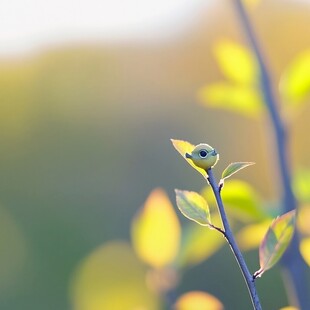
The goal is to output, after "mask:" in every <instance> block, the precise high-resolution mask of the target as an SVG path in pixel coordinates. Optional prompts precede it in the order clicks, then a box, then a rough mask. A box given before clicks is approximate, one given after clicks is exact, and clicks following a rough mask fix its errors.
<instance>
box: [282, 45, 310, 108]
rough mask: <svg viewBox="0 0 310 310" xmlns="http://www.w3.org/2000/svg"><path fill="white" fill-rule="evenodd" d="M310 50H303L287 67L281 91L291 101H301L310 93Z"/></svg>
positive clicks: (285, 98)
mask: <svg viewBox="0 0 310 310" xmlns="http://www.w3.org/2000/svg"><path fill="white" fill-rule="evenodd" d="M309 72H310V50H306V51H303V52H302V53H301V54H299V55H298V56H297V57H296V58H295V59H294V60H293V61H292V63H291V64H290V65H289V66H288V67H287V68H286V69H285V71H284V73H283V75H282V77H281V82H280V92H281V93H282V95H283V97H284V100H285V101H287V102H289V103H294V104H296V103H300V102H302V101H303V100H304V99H305V98H306V97H307V95H309V94H310V75H309Z"/></svg>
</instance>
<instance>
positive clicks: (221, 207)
mask: <svg viewBox="0 0 310 310" xmlns="http://www.w3.org/2000/svg"><path fill="white" fill-rule="evenodd" d="M207 173H208V176H209V183H210V185H211V187H212V190H213V193H214V196H215V199H216V202H217V205H218V209H219V212H220V216H221V219H222V223H223V227H224V236H225V238H226V240H227V241H228V243H229V245H230V247H231V250H232V252H233V253H234V256H235V258H236V260H237V262H238V265H239V267H240V269H241V272H242V275H243V277H244V280H245V282H246V284H247V287H248V290H249V293H250V297H251V301H252V304H253V308H254V309H255V310H261V309H262V307H261V304H260V302H259V298H258V294H257V291H256V287H255V283H254V278H253V276H252V275H251V273H250V272H249V269H248V267H247V265H246V263H245V260H244V258H243V256H242V254H241V252H240V250H239V247H238V245H237V243H236V241H235V238H234V236H233V234H232V231H231V229H230V225H229V223H228V219H227V216H226V212H225V209H224V205H223V201H222V198H221V195H220V187H219V186H218V185H217V182H216V180H215V177H214V175H213V171H212V169H211V168H210V169H208V171H207Z"/></svg>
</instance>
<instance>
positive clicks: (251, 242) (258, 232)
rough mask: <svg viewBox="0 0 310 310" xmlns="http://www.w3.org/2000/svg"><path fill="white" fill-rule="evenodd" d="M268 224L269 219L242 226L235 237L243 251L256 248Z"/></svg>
mask: <svg viewBox="0 0 310 310" xmlns="http://www.w3.org/2000/svg"><path fill="white" fill-rule="evenodd" d="M269 226H270V221H264V222H261V223H258V224H252V225H248V226H246V227H244V228H242V229H241V230H240V231H239V232H238V234H237V237H236V238H237V241H238V244H239V246H240V248H241V249H242V250H244V251H249V250H252V249H255V248H258V247H259V245H260V243H261V242H262V240H263V238H264V236H265V234H266V232H267V230H268V227H269Z"/></svg>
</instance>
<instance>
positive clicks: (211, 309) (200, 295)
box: [174, 291, 224, 310]
mask: <svg viewBox="0 0 310 310" xmlns="http://www.w3.org/2000/svg"><path fill="white" fill-rule="evenodd" d="M223 309H224V306H223V304H222V303H221V302H220V301H219V300H218V299H217V298H216V297H214V296H213V295H210V294H208V293H205V292H201V291H192V292H188V293H186V294H183V295H182V296H181V297H179V298H178V300H177V301H176V303H175V305H174V310H223Z"/></svg>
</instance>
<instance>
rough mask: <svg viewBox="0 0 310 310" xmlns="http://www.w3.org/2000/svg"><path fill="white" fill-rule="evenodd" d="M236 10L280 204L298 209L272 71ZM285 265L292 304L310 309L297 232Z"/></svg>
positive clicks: (246, 19)
mask: <svg viewBox="0 0 310 310" xmlns="http://www.w3.org/2000/svg"><path fill="white" fill-rule="evenodd" d="M234 4H235V8H236V12H237V14H238V16H239V19H240V21H241V23H242V26H243V29H244V31H245V33H246V36H247V39H248V41H249V43H250V45H251V47H252V50H253V52H254V55H255V57H256V59H257V62H258V66H259V70H260V87H261V90H262V95H263V97H264V101H265V104H266V107H267V110H268V113H269V116H270V119H271V124H272V127H273V130H274V135H275V145H276V148H277V155H276V156H277V163H278V166H279V173H280V183H281V190H282V197H281V205H282V206H283V211H284V212H288V211H291V210H294V209H296V206H297V203H296V199H295V197H294V193H293V190H292V186H291V172H290V167H289V160H288V152H287V136H286V128H285V126H284V123H283V121H282V119H281V117H280V114H279V111H278V103H277V100H276V96H275V95H274V92H273V89H272V83H271V78H270V74H269V70H268V68H267V65H266V63H265V60H264V57H263V53H262V50H261V48H260V46H259V44H258V39H257V36H256V35H255V33H254V29H253V26H252V24H251V22H250V19H249V17H248V15H247V12H246V10H245V8H244V5H243V3H242V1H241V0H235V1H234ZM282 264H283V266H284V268H285V269H286V270H287V273H288V275H289V278H290V281H291V282H292V284H293V287H294V293H293V295H294V296H293V298H291V299H293V300H291V302H292V303H293V304H297V305H298V306H299V307H300V309H304V310H306V309H310V298H309V296H310V295H309V287H308V281H307V277H306V275H307V269H308V268H307V266H306V264H305V262H304V260H303V259H302V257H301V255H300V252H299V236H298V233H297V232H296V233H295V235H294V237H293V240H292V242H291V245H290V247H289V249H288V250H287V251H286V253H285V255H284V256H283V259H282Z"/></svg>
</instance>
